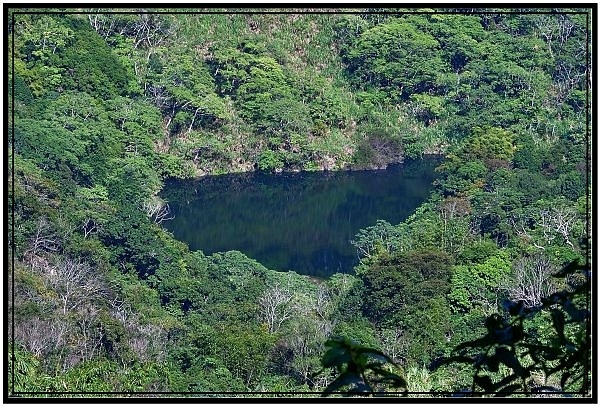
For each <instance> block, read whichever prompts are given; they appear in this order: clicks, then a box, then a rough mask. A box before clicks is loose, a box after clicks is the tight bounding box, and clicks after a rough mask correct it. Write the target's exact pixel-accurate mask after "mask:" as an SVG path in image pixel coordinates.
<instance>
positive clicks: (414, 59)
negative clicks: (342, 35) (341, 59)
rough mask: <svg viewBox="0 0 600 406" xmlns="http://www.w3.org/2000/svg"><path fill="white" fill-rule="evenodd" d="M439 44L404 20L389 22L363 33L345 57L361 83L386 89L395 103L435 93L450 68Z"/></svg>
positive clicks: (429, 35) (390, 20) (391, 20)
mask: <svg viewBox="0 0 600 406" xmlns="http://www.w3.org/2000/svg"><path fill="white" fill-rule="evenodd" d="M439 49H440V48H439V43H438V41H437V40H436V39H435V38H434V37H433V36H432V35H431V34H429V33H427V32H423V31H421V30H420V29H418V28H417V27H415V26H414V25H413V24H411V23H410V22H409V21H407V20H404V19H394V18H391V19H388V20H387V21H386V22H385V23H382V24H378V25H376V26H374V27H373V28H370V29H368V30H366V31H364V32H362V33H361V34H360V36H359V37H358V40H357V41H356V43H355V45H354V46H353V47H352V48H351V49H350V50H349V51H348V54H347V55H345V58H346V60H347V61H348V68H349V71H350V72H351V73H352V74H353V75H355V77H357V78H358V79H359V80H362V81H364V82H367V83H372V84H375V85H378V86H380V87H381V88H383V89H384V90H385V91H386V93H387V95H388V97H389V98H390V99H391V100H392V101H398V100H402V99H404V100H406V99H407V98H408V97H409V96H410V95H411V94H414V93H427V92H429V91H431V92H436V90H437V78H438V76H439V75H440V74H441V73H443V72H444V71H446V70H447V69H448V65H447V64H445V63H444V61H442V59H441V58H440V54H439Z"/></svg>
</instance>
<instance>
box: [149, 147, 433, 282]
mask: <svg viewBox="0 0 600 406" xmlns="http://www.w3.org/2000/svg"><path fill="white" fill-rule="evenodd" d="M439 163H440V160H439V159H438V158H425V159H423V160H414V161H407V162H405V163H404V164H400V165H393V166H390V167H389V168H388V169H385V170H374V171H344V172H302V173H283V174H264V173H243V174H229V175H221V176H210V177H206V178H202V179H199V180H193V181H189V180H188V181H170V182H168V183H167V184H166V185H165V188H164V189H163V191H162V193H161V197H163V198H164V199H165V200H167V201H168V203H169V206H170V208H171V211H172V213H173V215H174V216H175V218H174V219H172V220H169V221H166V222H164V223H163V225H164V226H165V228H167V229H168V230H170V231H171V232H172V233H173V234H174V235H175V237H176V238H177V239H179V240H181V241H184V242H186V243H188V244H189V246H190V248H191V249H194V250H202V251H203V252H204V253H206V254H211V253H214V252H219V251H229V250H238V251H241V252H243V253H245V254H246V255H248V256H249V257H251V258H254V259H256V260H258V261H259V262H261V263H262V264H264V265H265V266H266V267H268V268H271V269H275V270H281V271H285V270H293V271H296V272H298V273H300V274H305V275H313V276H317V277H321V278H326V277H328V276H330V275H332V274H334V273H336V272H350V271H351V270H352V267H353V266H354V265H356V264H357V262H358V261H357V256H356V250H355V248H354V247H353V246H352V245H351V244H350V240H352V239H353V238H354V236H355V235H356V233H357V232H358V231H359V230H360V229H361V228H364V227H367V226H370V225H374V224H375V222H376V220H378V219H383V220H387V221H388V222H390V223H392V224H397V223H399V222H401V221H402V220H404V219H406V218H407V217H408V216H409V215H411V214H412V213H413V211H414V210H415V209H416V208H417V206H419V205H420V204H421V203H422V202H423V201H425V200H426V199H427V197H428V196H429V193H430V192H431V190H432V182H433V180H434V179H435V172H434V168H435V167H436V166H437V165H439Z"/></svg>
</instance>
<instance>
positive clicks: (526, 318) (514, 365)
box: [435, 262, 592, 397]
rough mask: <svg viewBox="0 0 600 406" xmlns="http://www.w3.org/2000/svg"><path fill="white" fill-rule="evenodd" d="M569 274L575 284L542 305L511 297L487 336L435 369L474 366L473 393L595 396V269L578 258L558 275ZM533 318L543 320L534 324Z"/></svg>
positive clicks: (492, 320) (462, 347) (490, 323)
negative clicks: (592, 297) (544, 327)
mask: <svg viewBox="0 0 600 406" xmlns="http://www.w3.org/2000/svg"><path fill="white" fill-rule="evenodd" d="M568 275H570V276H572V278H570V280H571V283H570V286H569V287H568V288H567V289H565V290H562V291H559V292H555V293H553V294H551V295H550V296H547V297H544V298H542V299H541V303H539V304H538V305H537V306H534V307H529V306H527V305H526V304H525V302H523V301H518V302H513V301H507V302H506V303H505V305H504V308H505V310H506V312H507V313H508V314H504V315H501V314H493V315H491V316H490V317H488V318H487V320H486V322H485V325H486V329H487V333H486V334H485V335H484V336H483V337H481V338H478V339H476V340H473V341H469V342H465V343H462V344H460V345H458V346H457V347H456V348H455V349H454V351H453V352H454V354H455V355H453V356H451V357H448V358H446V359H443V360H442V361H441V363H437V365H436V366H435V367H436V368H439V367H440V366H441V365H446V364H453V363H459V364H467V365H470V366H472V367H473V369H474V373H473V379H472V386H471V388H470V390H469V391H470V392H472V393H473V394H474V395H477V394H479V393H481V392H482V391H483V393H487V394H494V395H504V396H510V395H511V394H513V393H515V392H525V393H527V394H542V393H545V394H553V393H561V392H571V393H574V394H578V395H580V396H584V397H588V396H590V395H591V393H590V390H591V375H590V374H591V350H592V347H591V313H590V310H589V305H590V293H591V280H590V273H589V269H588V267H587V266H584V265H578V264H577V263H576V262H573V263H570V264H569V265H567V266H566V267H564V268H563V269H562V270H561V271H559V272H558V273H556V274H555V275H554V276H556V277H559V278H564V277H565V276H568ZM540 319H541V320H540ZM530 320H532V322H535V321H538V322H539V323H540V324H538V325H537V326H534V327H533V328H531V323H532V322H531V321H530ZM544 324H545V325H547V324H551V325H552V329H551V330H550V331H549V332H548V333H547V334H544V333H543V330H542V329H541V328H540V326H542V325H544ZM528 327H529V328H531V330H530V329H529V328H528ZM536 327H537V328H536Z"/></svg>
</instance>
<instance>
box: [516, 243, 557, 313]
mask: <svg viewBox="0 0 600 406" xmlns="http://www.w3.org/2000/svg"><path fill="white" fill-rule="evenodd" d="M555 272H556V271H555V269H554V266H553V265H552V263H551V262H550V260H549V259H548V258H546V257H545V256H544V255H543V254H536V255H534V256H531V257H525V258H521V259H519V260H518V261H517V262H516V263H515V265H514V274H513V276H512V278H510V279H508V280H506V281H505V282H504V289H506V290H507V292H508V296H509V298H510V299H511V300H512V301H513V302H522V303H523V305H524V306H525V307H527V308H531V307H536V306H540V305H541V304H542V300H543V299H544V298H546V297H549V296H550V295H551V294H552V293H554V292H556V291H557V289H558V286H557V284H556V283H554V282H553V279H552V275H553V274H554V273H555Z"/></svg>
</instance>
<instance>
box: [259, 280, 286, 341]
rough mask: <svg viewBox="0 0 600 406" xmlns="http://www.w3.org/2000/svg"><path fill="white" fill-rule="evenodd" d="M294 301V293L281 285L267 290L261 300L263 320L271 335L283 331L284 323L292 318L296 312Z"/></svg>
mask: <svg viewBox="0 0 600 406" xmlns="http://www.w3.org/2000/svg"><path fill="white" fill-rule="evenodd" d="M292 299H293V295H292V292H290V290H289V289H287V288H282V287H281V286H279V285H275V286H273V287H271V288H269V289H267V290H266V291H265V293H264V294H263V296H262V297H261V298H260V299H259V301H258V303H259V305H260V314H261V319H262V320H263V321H264V322H265V323H266V324H267V326H268V327H269V332H270V333H276V332H277V331H278V330H279V329H281V325H282V324H283V322H284V321H286V320H288V319H289V318H290V317H292V314H293V310H294V304H293V302H292Z"/></svg>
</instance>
